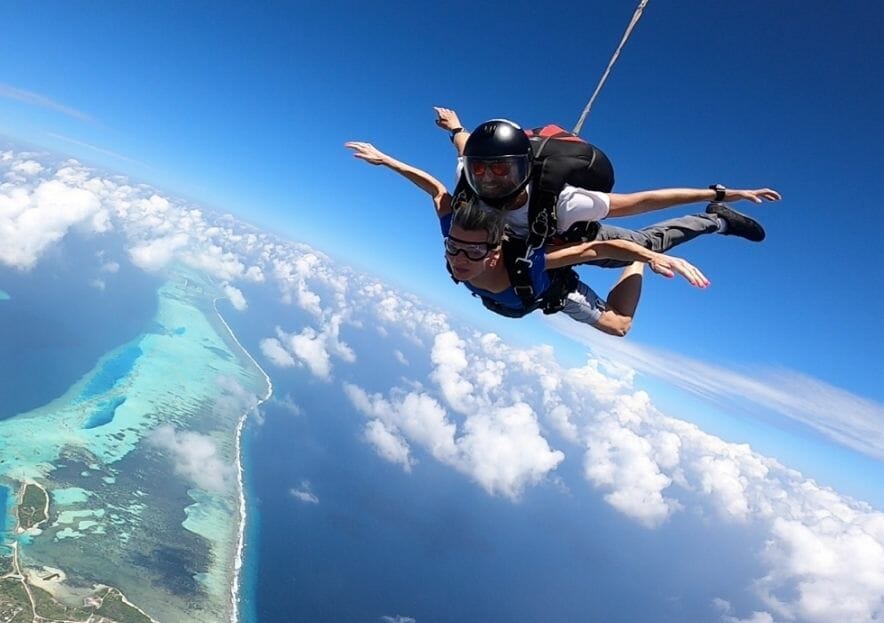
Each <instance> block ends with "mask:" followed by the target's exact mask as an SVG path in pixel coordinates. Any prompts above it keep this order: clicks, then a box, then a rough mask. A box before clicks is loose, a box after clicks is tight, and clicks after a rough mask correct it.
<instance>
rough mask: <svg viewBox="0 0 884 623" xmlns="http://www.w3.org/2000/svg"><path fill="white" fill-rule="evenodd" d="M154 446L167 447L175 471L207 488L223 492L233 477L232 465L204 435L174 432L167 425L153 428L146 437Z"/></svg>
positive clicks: (164, 448)
mask: <svg viewBox="0 0 884 623" xmlns="http://www.w3.org/2000/svg"><path fill="white" fill-rule="evenodd" d="M148 441H149V442H150V443H151V444H152V445H153V446H155V447H157V448H161V449H163V450H166V451H167V452H168V453H169V454H170V455H171V456H170V458H171V459H172V461H173V462H174V463H175V473H177V474H179V475H181V476H184V477H185V478H187V479H189V480H190V481H191V482H193V484H195V485H196V486H197V487H199V488H201V489H205V490H207V491H226V490H227V489H228V487H229V486H230V483H231V480H232V478H233V477H234V473H235V472H234V469H233V466H232V465H231V464H229V463H226V462H225V461H223V460H222V459H221V458H220V457H219V456H218V448H217V447H216V446H215V443H214V442H213V441H212V439H211V438H210V437H208V436H206V435H201V434H199V433H194V432H191V431H177V430H175V428H174V427H172V426H171V425H169V424H163V425H162V426H159V427H158V428H156V429H155V430H154V431H153V432H152V433H151V435H150V437H148Z"/></svg>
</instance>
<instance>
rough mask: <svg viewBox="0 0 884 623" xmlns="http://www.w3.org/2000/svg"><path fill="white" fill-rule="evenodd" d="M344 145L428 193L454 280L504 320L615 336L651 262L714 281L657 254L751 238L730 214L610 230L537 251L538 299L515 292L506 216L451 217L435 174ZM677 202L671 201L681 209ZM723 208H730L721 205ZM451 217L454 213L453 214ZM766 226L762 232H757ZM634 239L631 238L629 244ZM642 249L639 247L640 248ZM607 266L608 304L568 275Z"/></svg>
mask: <svg viewBox="0 0 884 623" xmlns="http://www.w3.org/2000/svg"><path fill="white" fill-rule="evenodd" d="M346 146H347V147H348V148H350V149H352V150H353V151H354V154H353V155H354V156H355V157H357V158H360V159H362V160H365V161H366V162H368V163H370V164H373V165H383V166H386V167H387V168H390V169H392V170H394V171H396V172H397V173H399V174H400V175H402V176H404V177H405V178H407V179H409V180H410V181H411V182H412V183H414V184H415V185H416V186H418V187H419V188H421V189H422V190H424V191H425V192H426V193H427V194H429V195H430V197H431V198H432V200H433V205H434V207H435V210H436V214H437V216H438V218H439V219H440V225H441V227H442V234H443V236H444V237H445V249H446V258H447V261H448V265H449V267H450V270H451V273H452V276H453V277H454V278H455V280H458V281H463V282H464V283H465V285H466V286H467V287H468V288H469V289H470V290H471V291H472V292H473V293H474V294H476V295H478V296H480V297H481V298H482V302H483V304H485V306H486V307H488V308H489V309H491V310H492V311H495V312H496V313H499V314H501V315H505V316H510V317H521V316H524V315H526V314H528V313H530V312H531V311H534V310H535V309H542V310H543V311H544V312H546V313H553V312H556V311H563V312H565V313H566V314H568V315H569V316H571V317H572V318H574V319H575V320H578V321H580V322H585V323H587V324H590V325H592V326H594V327H595V328H597V329H599V330H601V331H604V332H606V333H610V334H613V335H621V336H622V335H625V334H626V332H627V331H628V330H629V328H630V326H631V323H632V318H633V314H634V312H635V307H636V305H637V303H638V296H639V294H640V291H641V267H640V266H638V265H636V264H635V262H641V263H647V264H648V265H649V266H650V267H651V269H652V270H653V271H654V272H657V273H658V274H662V275H665V276H668V277H672V276H674V275H675V274H680V275H682V276H683V277H685V278H686V279H687V280H688V281H689V282H690V283H691V284H692V285H694V286H697V287H706V286H708V285H709V281H708V279H706V277H705V276H704V275H703V274H702V273H701V272H700V271H699V270H698V269H697V268H695V267H694V266H692V265H691V264H690V263H688V262H686V261H684V260H682V259H679V258H673V257H667V256H664V255H662V254H661V253H659V250H663V249H668V248H671V247H673V246H675V245H678V244H681V243H683V242H687V241H688V240H690V239H692V238H694V237H696V236H699V235H702V234H707V233H716V232H719V231H721V229H722V227H721V222H722V221H723V222H725V223H726V224H727V226H728V228H729V231H730V233H731V234H732V235H738V236H741V237H748V234H751V233H752V231H751V230H746V229H745V228H744V226H743V222H744V220H745V221H749V222H751V223H753V224H755V225H757V223H755V222H754V221H752V220H751V219H748V217H745V216H744V215H741V214H739V213H737V212H735V211H732V210H730V209H727V208H726V207H725V211H724V212H723V213H722V214H721V215H718V214H700V215H695V216H687V217H682V218H679V219H672V220H670V221H667V222H665V223H660V224H659V225H656V226H653V227H649V228H645V229H644V230H641V231H630V230H624V229H621V228H608V231H607V233H606V238H605V239H597V240H595V241H590V242H580V243H572V244H566V245H561V246H558V247H556V248H550V249H547V250H545V249H542V248H541V249H535V250H534V251H533V252H532V254H531V256H530V258H529V260H530V262H529V263H530V270H529V275H530V282H531V287H532V297H531V298H530V299H529V300H526V297H525V296H524V295H523V294H524V293H522V292H518V291H517V289H516V288H515V287H514V286H513V280H512V279H511V274H510V273H511V271H510V270H509V267H508V266H507V261H506V256H507V255H508V247H509V246H510V245H512V244H513V242H512V241H513V240H514V239H513V238H510V237H503V227H504V226H503V215H504V212H502V211H500V210H490V209H488V208H485V207H483V206H482V205H481V204H480V203H479V202H478V201H477V200H475V199H470V200H466V202H465V203H463V205H460V206H458V207H457V209H456V210H452V197H451V195H450V193H449V192H448V190H447V189H446V188H445V186H444V185H443V184H442V183H441V182H440V181H439V180H437V179H436V178H434V177H433V176H431V175H430V174H429V173H427V172H425V171H422V170H420V169H417V168H415V167H413V166H411V165H408V164H406V163H404V162H401V161H399V160H396V159H395V158H392V157H391V156H389V155H387V154H385V153H383V152H381V151H380V150H378V149H376V148H375V147H374V146H373V145H371V144H370V143H362V142H349V143H346ZM654 193H662V196H664V197H671V196H672V193H671V191H667V190H662V191H646V192H645V193H642V194H643V195H645V196H647V197H648V199H649V200H652V201H659V200H660V199H661V197H657V196H654ZM634 200H635V199H634V197H632V196H631V195H610V196H608V197H607V198H606V201H608V202H609V203H610V204H611V205H615V206H617V205H619V203H618V202H620V201H623V202H627V203H629V202H634ZM676 203H678V202H673V205H675V204H676ZM722 207H724V206H722ZM452 213H454V214H453V215H452ZM759 227H760V226H759ZM624 238H629V239H624ZM636 242H638V243H636ZM594 262H604V263H605V264H604V265H607V266H627V269H626V270H625V271H624V274H623V275H622V276H621V279H620V280H619V281H618V284H617V286H615V288H614V289H613V290H612V291H611V293H610V294H609V297H608V301H607V302H606V301H605V300H604V299H602V298H601V297H599V296H598V295H597V294H595V292H593V291H592V289H591V288H590V287H589V286H587V285H586V284H584V283H582V282H580V281H579V278H578V276H577V275H576V273H574V272H573V270H572V269H570V268H568V267H570V266H572V265H574V264H582V263H594Z"/></svg>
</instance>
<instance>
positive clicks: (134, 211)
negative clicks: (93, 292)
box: [0, 151, 884, 623]
mask: <svg viewBox="0 0 884 623" xmlns="http://www.w3.org/2000/svg"><path fill="white" fill-rule="evenodd" d="M0 175H2V179H3V180H4V181H3V183H2V184H0V262H2V263H4V264H6V265H10V266H14V267H16V268H19V269H22V270H27V269H28V268H30V267H32V266H34V265H35V264H36V263H37V262H39V261H40V258H41V256H42V254H44V253H45V252H46V251H47V249H50V248H51V247H52V246H53V245H55V244H57V243H58V241H59V240H61V239H62V238H64V236H66V235H70V234H71V232H78V233H79V234H81V235H92V236H100V235H102V234H103V233H106V232H108V231H115V232H118V233H120V234H121V235H122V236H123V237H124V239H125V240H126V254H127V257H128V259H129V260H130V261H131V262H133V263H135V264H136V265H138V266H141V267H142V268H143V269H144V270H149V271H162V270H163V269H164V268H165V267H166V266H168V265H169V263H171V262H184V263H186V264H188V265H190V266H193V267H196V268H198V269H200V270H204V271H206V272H208V273H209V274H211V275H212V276H214V277H215V278H216V279H217V280H218V282H219V283H220V284H223V287H224V288H226V295H227V296H228V297H229V298H230V300H231V303H232V304H233V305H234V306H235V307H236V308H237V309H242V310H244V311H246V310H248V307H249V306H248V301H247V300H246V296H245V294H244V293H245V292H247V291H248V290H247V288H248V287H249V286H252V285H256V284H265V286H266V287H270V288H273V289H274V290H275V291H276V292H277V293H278V297H279V300H280V301H281V302H282V303H283V304H286V305H291V306H295V307H297V308H299V309H300V310H302V311H303V312H304V314H303V315H304V316H305V317H306V318H307V320H306V321H299V322H298V323H296V324H292V325H280V326H278V327H275V328H268V334H267V335H265V336H264V339H263V340H262V341H261V343H260V350H261V355H260V357H262V358H263V361H264V362H265V363H268V364H269V365H271V366H273V367H274V370H275V371H276V372H277V373H279V374H299V375H306V376H307V378H314V379H317V380H321V381H322V382H323V383H327V384H328V386H329V387H335V388H337V387H339V388H340V390H341V391H342V392H343V393H344V394H345V395H346V396H347V398H348V399H349V401H350V402H351V404H352V405H353V406H354V408H355V409H357V410H358V412H359V413H361V414H362V415H363V417H364V418H365V419H364V425H363V427H362V429H361V431H359V433H358V434H360V435H361V436H362V438H363V440H364V441H365V443H367V444H369V446H370V447H371V448H373V449H374V450H375V451H376V452H377V454H378V457H379V460H385V461H388V462H390V463H391V464H394V465H397V466H399V467H400V468H401V469H402V470H404V471H405V472H406V473H409V474H411V477H413V478H419V477H421V470H420V466H421V464H422V462H425V461H435V462H438V463H440V464H442V465H446V466H448V467H450V468H451V469H453V470H455V471H456V472H457V473H459V474H463V476H464V478H466V479H469V480H470V481H472V482H475V483H476V485H477V486H479V487H481V488H482V489H484V490H485V491H487V492H488V493H489V494H491V495H499V496H503V497H505V498H508V499H512V500H518V499H519V498H520V497H523V496H525V495H527V494H528V493H529V492H530V489H531V488H532V487H535V486H538V485H540V486H543V485H544V483H549V482H552V481H554V480H556V479H557V478H559V477H560V476H559V472H560V471H561V470H560V466H562V465H563V464H565V463H568V462H571V463H573V464H575V465H577V466H578V467H579V468H580V470H579V473H580V474H581V477H582V479H583V480H582V482H576V483H575V482H569V483H567V485H568V487H569V488H570V489H571V490H575V489H579V488H581V487H582V488H583V491H584V492H585V494H586V495H600V496H602V497H603V499H604V500H605V501H606V502H607V503H608V504H609V505H610V506H611V507H612V508H614V509H616V510H617V511H618V512H620V513H622V514H623V516H624V517H627V518H629V519H630V520H631V521H633V522H635V523H636V524H638V525H640V526H644V527H645V528H647V529H648V530H653V529H655V528H657V527H659V526H661V525H662V524H664V523H666V522H672V521H678V520H679V517H680V516H681V515H682V514H686V513H690V514H692V515H696V516H700V517H704V518H707V519H708V520H710V521H712V520H714V521H718V522H725V523H729V524H738V525H744V526H752V527H753V528H755V529H756V530H757V531H761V532H762V533H763V534H764V538H763V539H761V540H759V541H758V542H756V543H752V544H749V545H748V547H751V548H752V550H753V551H754V553H755V555H756V556H757V558H758V560H759V561H760V562H761V563H762V564H763V569H764V571H763V573H762V574H761V575H759V577H756V578H752V579H751V581H749V580H747V585H746V586H736V587H735V588H734V594H735V595H737V594H739V593H741V592H743V591H744V590H747V589H748V590H751V591H752V592H753V594H754V595H755V596H756V599H757V602H758V608H756V609H753V610H752V611H749V612H737V611H735V609H734V608H733V607H732V606H731V605H730V602H731V600H732V598H733V596H731V595H722V596H721V598H720V599H719V600H717V601H716V606H717V607H718V610H719V613H720V616H721V620H722V621H726V622H730V623H735V622H738V621H742V622H744V623H745V622H749V621H753V622H755V623H763V622H767V621H777V622H780V621H783V622H785V621H807V622H810V623H817V622H819V623H822V622H828V621H844V622H853V621H856V622H860V621H861V622H864V623H866V622H868V621H875V620H882V618H884V513H881V512H880V511H878V510H876V509H873V508H871V507H870V506H869V505H867V504H865V503H862V502H859V501H856V500H852V499H850V498H848V497H846V496H843V495H839V494H838V493H837V492H835V491H832V490H831V489H828V488H826V487H822V486H820V485H818V484H817V483H815V482H814V481H812V480H810V479H808V478H806V477H804V476H803V475H802V474H800V473H799V472H797V471H795V470H791V469H789V468H787V467H786V466H784V465H782V464H780V463H779V462H777V461H776V460H774V459H771V458H769V457H765V456H762V455H760V454H759V453H757V452H755V451H754V450H753V449H752V448H751V447H749V446H747V445H745V444H734V443H728V442H726V441H724V440H722V439H720V438H717V437H715V436H713V435H709V434H708V433H705V432H703V431H702V430H700V429H699V428H698V427H697V426H695V425H693V424H691V423H688V422H685V421H683V420H679V419H677V418H673V417H670V416H667V415H664V414H663V413H661V412H660V411H659V410H658V409H657V408H656V407H655V405H654V403H653V400H652V398H651V397H650V396H649V395H648V394H647V393H645V392H643V391H641V390H640V389H638V388H637V387H636V385H635V378H636V374H637V372H648V373H654V374H657V375H658V376H661V377H662V378H666V379H668V380H670V381H671V382H673V383H676V384H679V385H680V386H682V387H685V388H688V389H690V390H691V391H694V392H696V393H697V394H699V395H704V396H708V397H710V398H713V399H732V398H733V397H734V396H735V395H736V394H739V395H740V396H741V397H743V398H744V399H745V397H749V398H750V399H751V400H753V401H755V402H757V403H758V404H762V405H764V406H765V408H769V409H774V410H776V411H778V412H780V413H783V414H786V415H789V417H793V418H795V419H797V420H800V421H802V422H803V423H805V424H807V425H809V426H813V427H814V428H816V429H817V430H820V431H821V432H824V433H825V434H827V435H828V436H830V437H831V438H833V439H836V440H838V441H839V442H840V443H844V444H845V445H848V446H850V447H854V448H856V449H859V450H861V451H863V452H866V453H868V454H870V455H872V456H877V457H879V458H880V457H882V456H884V454H882V452H881V449H882V448H884V438H882V427H881V425H880V422H881V421H882V412H881V408H880V406H879V405H876V404H873V403H870V402H868V401H864V400H862V399H860V398H857V397H855V396H851V395H850V394H847V393H846V392H843V391H842V390H839V389H837V388H834V387H831V386H827V385H826V384H824V383H821V382H820V381H817V380H815V379H810V378H808V377H805V376H802V375H800V374H797V373H794V372H790V371H782V370H781V371H777V372H774V377H769V378H768V380H762V379H758V378H754V377H751V376H746V375H737V374H734V373H733V372H732V371H727V370H722V369H720V368H715V367H712V366H708V365H706V364H702V363H699V362H692V361H689V360H686V359H678V360H677V361H676V364H673V363H672V362H673V358H672V356H671V354H666V361H667V362H668V365H666V366H663V358H662V357H660V356H659V355H655V354H654V353H650V354H649V351H647V350H642V349H633V350H630V348H631V346H630V345H628V344H626V345H624V344H623V342H622V341H621V342H617V343H616V345H617V347H620V348H621V349H622V350H621V351H619V353H620V354H621V355H622V356H620V357H618V359H619V363H612V361H611V360H610V358H608V359H601V358H599V357H597V356H594V355H591V356H589V357H587V359H586V361H585V362H583V363H582V364H581V365H578V366H565V365H562V364H561V363H560V362H559V361H558V360H557V359H556V357H555V353H554V352H553V351H552V349H550V348H549V347H536V348H516V347H513V346H511V345H509V344H507V343H505V342H504V341H503V340H502V339H500V338H499V337H498V336H496V335H494V334H489V333H481V332H477V331H475V330H473V329H472V328H470V327H464V326H462V325H460V324H458V323H457V322H456V321H454V320H452V319H451V318H449V317H448V316H447V315H446V314H444V313H442V312H440V311H438V310H435V309H432V308H429V307H427V306H426V305H424V304H422V303H421V302H420V301H419V300H418V299H416V298H415V297H413V296H410V295H407V294H404V293H401V292H399V291H397V290H395V289H393V288H391V287H390V286H388V285H386V284H384V283H382V282H380V281H379V280H377V279H374V278H371V277H368V276H365V275H361V274H357V273H355V272H353V271H352V270H350V269H348V268H347V267H343V266H340V265H337V264H336V263H334V262H333V261H332V260H331V259H330V258H328V257H327V256H325V255H324V254H322V253H320V252H318V251H316V250H314V249H312V248H310V247H309V246H307V245H303V244H297V243H292V242H287V241H283V240H279V239H277V238H275V237H273V236H270V235H268V234H266V233H264V232H261V231H258V230H256V229H254V228H252V227H250V226H248V225H245V224H242V223H239V222H237V221H236V220H235V219H234V218H233V217H230V216H227V215H224V216H218V215H213V214H210V213H207V212H205V211H203V210H202V209H200V208H198V207H196V206H193V205H190V204H189V203H188V202H185V201H181V200H176V199H174V198H170V197H167V196H164V195H163V194H162V193H159V192H158V191H156V190H154V189H152V188H149V187H146V186H143V185H138V184H132V183H130V182H129V181H128V180H126V179H123V178H120V177H117V176H109V175H103V174H100V173H98V172H95V171H93V170H90V169H88V168H86V167H84V166H82V165H81V164H79V163H77V162H75V161H63V162H59V163H53V162H51V161H50V160H49V159H44V158H41V157H39V156H38V155H34V154H17V153H13V152H11V151H7V152H0ZM120 259H122V258H111V257H108V258H106V262H115V261H116V262H118V261H119V260H120ZM246 313H247V312H246ZM366 327H368V328H366ZM357 331H372V332H374V333H375V335H374V337H375V338H377V337H378V336H380V337H382V338H383V337H387V338H397V340H398V342H397V346H399V345H401V343H403V342H404V343H408V344H411V345H413V347H414V348H413V349H412V350H409V358H408V360H405V357H404V355H402V352H401V350H400V349H399V348H398V347H394V346H392V345H391V346H390V347H389V352H388V358H389V360H390V361H391V362H397V361H398V362H399V363H397V364H396V370H397V374H399V373H402V371H403V370H404V372H406V373H409V374H412V375H414V376H413V377H412V378H408V377H402V378H400V379H399V380H398V381H395V382H391V383H389V384H388V385H387V386H384V387H377V386H371V385H370V384H369V383H368V382H367V381H366V382H362V381H359V380H354V379H353V375H351V376H350V378H349V380H348V382H346V383H343V382H341V381H339V380H338V375H339V373H340V372H341V371H343V370H347V371H349V372H354V371H358V368H357V366H356V365H355V364H357V363H358V361H359V358H360V356H365V355H366V354H365V353H357V352H356V350H355V349H354V348H353V347H352V346H351V345H350V344H349V343H348V342H347V340H346V339H345V336H347V335H350V333H348V332H357ZM391 342H392V340H391ZM353 343H354V344H355V343H356V342H353ZM373 343H379V344H381V347H383V345H384V344H385V342H384V340H380V341H379V340H377V339H375V340H374V341H373ZM611 347H613V344H609V343H608V342H605V348H606V349H610V348H611ZM412 351H413V352H412ZM397 353H398V354H397ZM403 361H408V364H409V365H408V366H404V365H403V364H402V363H401V362H403ZM424 368H425V369H428V370H429V373H428V374H422V373H421V372H420V370H421V369H424ZM808 396H810V398H808ZM153 443H154V444H155V445H156V447H158V448H161V449H162V450H163V451H164V452H166V453H168V455H169V457H170V458H171V459H172V460H174V461H175V462H176V466H177V469H178V470H179V472H180V473H181V474H182V475H184V476H186V477H188V478H190V479H191V480H192V481H193V482H194V483H195V484H197V485H198V486H202V487H204V488H209V489H212V488H218V487H224V486H227V482H228V480H229V478H230V472H229V468H228V467H227V466H225V465H224V464H223V463H222V462H220V461H219V460H218V458H217V453H216V451H215V448H214V446H213V445H212V443H211V440H209V439H207V438H203V437H202V436H199V435H196V434H194V433H191V432H188V431H177V430H175V429H173V428H171V427H161V428H160V429H158V430H157V431H156V432H155V434H154V437H153ZM291 494H292V495H293V496H294V497H295V498H296V499H298V500H300V501H302V502H306V503H308V504H309V503H311V502H313V498H316V496H315V494H314V493H312V491H311V490H310V488H309V483H307V486H304V483H302V484H301V486H299V487H297V488H294V489H293V490H292V492H291ZM311 496H312V497H311ZM317 501H318V499H317ZM313 503H315V502H313Z"/></svg>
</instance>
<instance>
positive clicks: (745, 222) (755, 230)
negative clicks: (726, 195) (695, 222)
mask: <svg viewBox="0 0 884 623" xmlns="http://www.w3.org/2000/svg"><path fill="white" fill-rule="evenodd" d="M706 212H707V213H709V214H715V215H717V216H718V218H720V219H721V220H723V221H724V222H725V224H726V225H727V227H726V228H725V230H724V231H723V232H722V233H723V234H724V235H725V236H739V237H740V238H745V239H746V240H751V241H752V242H761V241H762V240H764V228H763V227H762V226H761V223H759V222H758V221H756V220H755V219H751V218H749V217H748V216H746V215H745V214H740V213H739V212H737V211H736V210H732V209H731V208H729V207H727V206H726V205H725V204H723V203H718V202H712V203H710V204H709V205H708V206H706Z"/></svg>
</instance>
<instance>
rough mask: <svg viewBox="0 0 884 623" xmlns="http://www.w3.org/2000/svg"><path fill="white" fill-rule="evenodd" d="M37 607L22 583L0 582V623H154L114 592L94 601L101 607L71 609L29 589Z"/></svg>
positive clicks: (16, 581) (117, 592) (111, 590)
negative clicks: (37, 622)
mask: <svg viewBox="0 0 884 623" xmlns="http://www.w3.org/2000/svg"><path fill="white" fill-rule="evenodd" d="M28 589H29V590H30V591H31V595H32V596H33V599H34V603H35V604H36V613H35V612H34V607H33V606H32V605H31V599H30V598H29V597H28V593H27V591H26V590H25V585H24V583H23V582H22V581H21V580H19V579H16V578H12V577H7V578H2V579H0V621H2V622H3V623H33V621H34V620H39V621H40V622H41V623H63V622H65V623H70V622H71V621H82V622H84V623H85V622H86V621H93V620H96V618H97V617H103V618H101V619H98V620H101V621H104V622H106V623H153V622H152V621H151V619H150V618H148V617H146V616H144V615H143V614H141V612H139V611H138V610H137V609H136V608H133V607H132V606H129V605H127V604H126V603H125V602H124V601H123V595H122V594H121V593H120V591H118V590H116V589H115V588H108V589H104V595H103V596H102V594H101V593H100V592H99V593H97V594H96V595H95V596H94V600H95V601H98V600H101V601H102V603H101V607H99V608H97V609H96V608H95V607H94V606H93V607H89V606H79V607H70V606H65V605H64V604H61V603H59V602H58V601H56V600H55V598H53V597H52V595H50V594H49V593H48V592H46V591H44V590H43V589H40V588H36V587H34V586H28Z"/></svg>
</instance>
